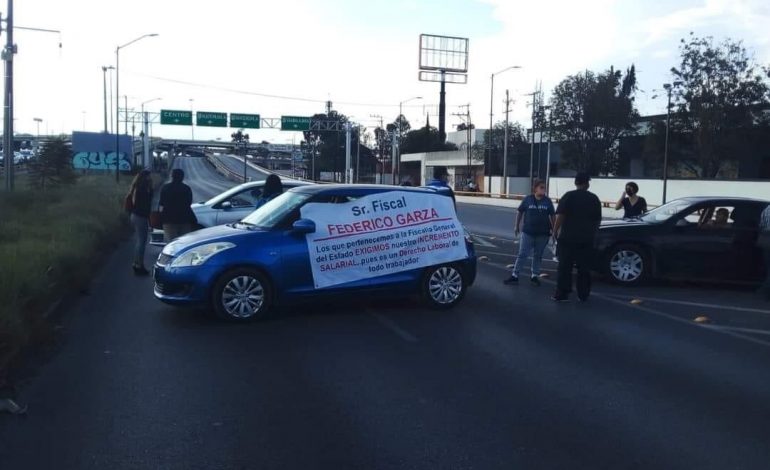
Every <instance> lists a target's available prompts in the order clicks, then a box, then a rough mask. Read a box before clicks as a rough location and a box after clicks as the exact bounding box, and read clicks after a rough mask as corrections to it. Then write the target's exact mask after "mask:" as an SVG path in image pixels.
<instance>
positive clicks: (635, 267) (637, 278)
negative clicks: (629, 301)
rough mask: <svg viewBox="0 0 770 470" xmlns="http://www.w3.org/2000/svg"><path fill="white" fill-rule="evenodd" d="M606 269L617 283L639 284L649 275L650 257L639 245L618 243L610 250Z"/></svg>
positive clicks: (626, 284) (611, 278)
mask: <svg viewBox="0 0 770 470" xmlns="http://www.w3.org/2000/svg"><path fill="white" fill-rule="evenodd" d="M605 269H606V272H607V275H608V276H609V278H610V280H611V281H612V282H614V283H616V284H620V285H625V286H635V285H639V284H641V283H642V282H645V281H646V280H647V278H648V277H649V272H650V257H649V256H648V255H647V252H646V251H645V250H644V249H642V248H641V247H639V246H637V245H618V246H616V247H613V248H612V249H611V250H610V252H609V255H608V256H607V259H606V268H605Z"/></svg>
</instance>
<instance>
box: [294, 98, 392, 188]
mask: <svg viewBox="0 0 770 470" xmlns="http://www.w3.org/2000/svg"><path fill="white" fill-rule="evenodd" d="M311 120H312V121H313V122H320V123H322V124H323V125H322V126H320V128H321V129H324V130H311V131H304V133H303V134H304V137H305V142H307V144H308V146H309V147H310V148H311V149H315V152H316V155H317V156H316V159H315V174H314V175H313V178H312V179H319V178H318V175H319V173H320V172H322V171H324V172H333V173H344V172H345V130H344V126H345V123H347V122H349V119H348V117H347V116H345V115H344V114H341V113H339V112H337V111H334V110H331V111H330V112H329V113H328V114H316V115H314V116H313V117H312V118H311ZM359 129H360V128H359V127H358V126H356V125H353V126H352V128H351V136H350V144H351V147H352V148H351V156H352V158H353V161H352V165H353V168H354V169H355V166H356V162H355V158H356V155H360V168H359V171H360V174H361V175H365V174H369V173H373V172H374V168H376V164H377V161H376V159H375V157H374V153H373V152H372V149H370V148H369V147H366V146H365V145H363V144H362V143H361V141H363V140H364V139H365V136H364V135H361V137H360V139H359V132H360V130H359ZM356 143H358V145H359V149H358V150H357V149H356V147H355V146H356Z"/></svg>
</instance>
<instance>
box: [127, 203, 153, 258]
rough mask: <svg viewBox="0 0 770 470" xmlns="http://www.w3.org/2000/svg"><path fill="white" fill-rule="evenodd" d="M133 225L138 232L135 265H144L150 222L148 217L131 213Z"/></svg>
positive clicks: (135, 246)
mask: <svg viewBox="0 0 770 470" xmlns="http://www.w3.org/2000/svg"><path fill="white" fill-rule="evenodd" d="M131 225H132V226H133V227H134V233H135V234H136V243H135V245H134V266H144V249H145V248H146V247H147V237H148V236H149V233H150V223H149V221H148V220H147V217H140V216H138V215H136V214H131Z"/></svg>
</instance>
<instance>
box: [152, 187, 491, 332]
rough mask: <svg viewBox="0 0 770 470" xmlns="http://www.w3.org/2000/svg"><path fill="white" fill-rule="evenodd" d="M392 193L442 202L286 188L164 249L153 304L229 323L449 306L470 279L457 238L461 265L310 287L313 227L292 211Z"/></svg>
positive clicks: (470, 266)
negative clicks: (313, 311) (273, 313)
mask: <svg viewBox="0 0 770 470" xmlns="http://www.w3.org/2000/svg"><path fill="white" fill-rule="evenodd" d="M393 191H405V192H414V193H420V194H427V195H430V197H436V198H444V197H446V196H444V195H441V194H440V193H438V192H436V191H433V190H431V189H424V188H405V187H396V186H382V185H308V186H301V187H297V188H294V189H292V190H290V191H287V192H285V193H284V194H282V195H281V196H279V197H277V198H275V199H273V200H272V201H270V202H269V203H267V204H266V205H264V206H263V207H261V208H260V209H258V210H256V211H254V212H253V213H252V214H251V215H249V216H247V217H246V218H244V219H243V220H242V221H240V222H237V223H234V224H230V225H221V226H216V227H211V228H207V229H203V230H199V231H196V232H193V233H191V234H188V235H186V236H183V237H181V238H179V239H177V240H174V241H173V242H171V243H169V244H168V245H166V247H165V248H164V249H163V252H162V253H161V255H160V256H159V257H158V260H157V262H156V264H155V267H154V268H155V269H154V279H155V297H156V298H158V299H159V300H161V301H163V302H165V303H168V304H171V305H178V306H191V307H204V308H211V309H213V311H214V312H215V313H216V314H217V315H218V316H219V317H221V318H223V319H228V320H235V321H245V320H253V319H257V318H260V317H263V316H265V314H266V313H267V312H268V311H269V309H270V308H271V307H272V306H273V305H285V304H292V303H297V302H303V301H312V300H318V299H322V298H323V299H324V300H326V299H329V298H337V299H338V300H345V299H350V298H352V296H353V295H355V296H356V297H357V298H362V296H372V295H373V294H384V295H385V296H387V297H395V296H405V295H414V294H419V295H420V296H421V297H422V298H423V299H424V300H425V302H426V303H427V304H428V305H429V306H431V307H434V308H450V307H453V306H455V305H456V304H457V303H459V302H460V301H461V300H462V299H463V297H464V296H465V293H466V291H467V289H468V287H469V286H471V285H472V284H473V282H474V280H475V277H476V255H475V252H474V247H473V243H472V241H471V239H470V236H469V235H468V233H467V232H464V233H463V234H462V235H461V237H462V236H463V235H464V243H465V248H466V251H467V257H466V258H464V259H460V260H456V261H453V262H450V263H443V264H439V265H435V266H429V267H421V268H417V269H412V270H406V271H401V272H397V273H391V274H387V275H381V276H375V277H367V278H365V279H358V280H355V281H352V282H346V283H342V284H337V285H333V286H330V287H325V288H321V289H319V288H316V287H315V286H316V284H315V283H314V279H313V272H312V268H311V262H310V253H309V250H308V242H307V239H306V237H307V235H308V234H309V233H314V232H315V223H314V221H312V220H308V219H301V218H300V209H301V208H302V207H303V206H304V205H305V204H309V203H327V204H339V203H346V202H350V201H355V200H356V199H359V198H361V197H365V196H370V195H379V194H383V195H384V196H386V194H385V193H388V192H393ZM442 203H443V201H442ZM316 207H317V206H316ZM460 246H461V245H460Z"/></svg>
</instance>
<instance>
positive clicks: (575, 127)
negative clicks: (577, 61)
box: [539, 65, 638, 175]
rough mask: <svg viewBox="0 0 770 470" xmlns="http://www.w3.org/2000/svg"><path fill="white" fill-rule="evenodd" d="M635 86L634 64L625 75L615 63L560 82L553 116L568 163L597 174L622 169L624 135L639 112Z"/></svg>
mask: <svg viewBox="0 0 770 470" xmlns="http://www.w3.org/2000/svg"><path fill="white" fill-rule="evenodd" d="M636 89H637V88H636V68H635V67H634V66H633V65H631V67H630V68H629V69H627V70H626V73H625V75H623V74H622V73H621V72H620V71H617V70H615V69H614V68H612V67H611V68H610V69H609V70H607V71H605V72H603V73H601V74H599V75H596V74H595V73H593V72H591V71H586V72H585V73H579V74H577V75H572V76H569V77H567V78H566V79H564V80H563V81H562V82H561V83H559V85H557V86H556V88H555V89H554V91H553V96H552V98H551V118H552V120H553V129H554V135H555V136H557V138H558V139H559V140H561V142H560V144H559V145H560V147H561V148H562V150H563V156H564V163H565V164H566V165H568V166H571V167H572V168H574V169H576V170H578V171H587V172H589V173H590V174H594V175H597V174H605V175H612V174H614V173H615V172H616V171H617V168H618V147H619V139H620V137H622V136H624V135H628V134H631V133H633V129H634V127H633V123H634V121H635V119H636V118H637V117H638V112H637V110H636V106H635V104H634V95H635V94H636ZM542 120H543V118H542V117H540V118H539V121H542ZM541 128H542V123H541Z"/></svg>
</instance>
